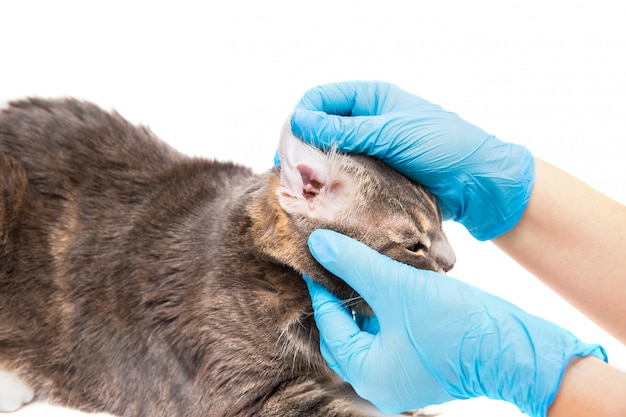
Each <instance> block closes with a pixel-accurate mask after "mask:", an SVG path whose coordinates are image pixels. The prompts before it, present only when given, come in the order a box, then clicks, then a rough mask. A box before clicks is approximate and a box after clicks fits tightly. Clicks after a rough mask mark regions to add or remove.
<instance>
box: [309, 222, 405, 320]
mask: <svg viewBox="0 0 626 417" xmlns="http://www.w3.org/2000/svg"><path fill="white" fill-rule="evenodd" d="M308 244H309V250H310V251H311V254H312V255H313V257H314V258H315V259H316V260H317V261H318V262H319V263H320V264H322V265H323V266H324V267H325V268H326V269H328V270H329V271H330V272H332V273H333V274H334V275H336V276H338V277H339V278H341V279H342V280H344V281H345V282H346V283H347V284H348V285H349V286H350V287H352V288H354V290H355V291H356V292H358V293H359V294H360V295H361V297H363V299H364V300H365V301H366V302H367V303H368V304H369V305H370V307H372V309H373V310H374V313H375V314H376V315H377V316H378V318H379V320H380V319H381V316H380V313H381V312H385V311H387V310H389V308H390V305H393V304H394V303H395V302H396V301H397V297H399V295H400V294H402V292H403V290H402V288H403V283H404V281H405V280H406V277H407V276H411V275H412V273H414V271H416V270H415V269H413V268H411V267H409V266H407V265H404V264H401V263H398V262H395V261H393V260H392V259H390V258H388V257H386V256H384V255H381V254H380V253H378V252H376V251H375V250H373V249H371V248H369V247H368V246H366V245H365V244H363V243H361V242H359V241H357V240H354V239H351V238H349V237H347V236H345V235H342V234H340V233H337V232H333V231H331V230H323V229H320V230H316V231H314V232H313V233H311V235H310V236H309V240H308ZM382 277H384V279H382ZM385 316H386V315H385Z"/></svg>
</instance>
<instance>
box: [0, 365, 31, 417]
mask: <svg viewBox="0 0 626 417" xmlns="http://www.w3.org/2000/svg"><path fill="white" fill-rule="evenodd" d="M33 398H35V391H34V390H33V389H32V388H31V387H30V386H28V384H26V383H25V382H24V381H23V380H22V379H21V378H20V377H19V376H18V375H17V373H16V372H14V371H9V370H6V369H0V413H8V412H11V411H15V410H17V409H18V408H20V407H22V406H23V405H25V404H28V403H29V402H31V401H32V400H33Z"/></svg>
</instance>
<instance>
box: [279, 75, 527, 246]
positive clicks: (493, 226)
mask: <svg viewBox="0 0 626 417" xmlns="http://www.w3.org/2000/svg"><path fill="white" fill-rule="evenodd" d="M344 116H350V117H344ZM291 126H292V130H293V132H294V134H295V135H296V136H298V137H300V138H301V139H303V140H304V141H305V142H308V143H311V144H313V145H315V146H317V147H321V148H324V149H328V148H330V147H331V146H332V145H333V144H335V145H336V146H337V147H338V150H340V151H345V152H357V153H363V154H368V155H371V156H375V157H378V158H380V159H382V160H383V161H384V162H385V163H387V164H388V165H390V166H391V167H392V168H394V169H396V170H397V171H399V172H401V173H403V174H404V175H406V176H407V177H409V178H411V179H413V180H415V181H417V182H418V183H421V184H423V185H424V186H426V187H427V188H428V189H430V191H431V192H432V193H433V194H434V195H435V196H436V197H437V198H438V200H439V203H440V205H441V208H442V212H443V215H444V218H445V219H453V220H456V221H458V222H460V223H462V224H463V225H464V226H465V227H466V228H467V229H468V230H469V231H470V233H471V234H472V235H473V236H474V237H476V238H477V239H480V240H489V239H493V238H495V237H497V236H499V235H501V234H503V233H505V232H507V231H509V230H510V229H511V228H512V227H513V226H514V225H515V224H517V222H518V221H519V219H520V217H521V216H522V213H523V212H524V209H525V208H526V205H527V203H528V200H529V198H530V193H531V190H532V185H533V181H534V158H533V156H532V155H531V153H530V152H529V151H528V150H527V149H526V148H524V147H522V146H519V145H514V144H511V143H505V142H502V141H500V140H499V139H498V138H496V137H495V136H492V135H490V134H488V133H486V132H485V131H483V130H481V129H480V128H478V127H476V126H474V125H472V124H470V123H468V122H466V121H464V120H463V119H461V118H460V117H459V116H457V115H456V114H454V113H450V112H447V111H445V110H444V109H442V108H441V107H439V106H438V105H436V104H433V103H430V102H428V101H426V100H423V99H421V98H419V97H417V96H414V95H412V94H409V93H407V92H405V91H403V90H401V89H399V88H398V87H396V86H394V85H391V84H387V83H382V82H347V83H339V84H330V85H325V86H321V87H317V88H313V89H312V90H310V91H308V92H307V93H306V94H305V95H304V97H302V99H301V100H300V102H299V103H298V104H297V106H296V109H295V111H294V113H293V115H292V119H291Z"/></svg>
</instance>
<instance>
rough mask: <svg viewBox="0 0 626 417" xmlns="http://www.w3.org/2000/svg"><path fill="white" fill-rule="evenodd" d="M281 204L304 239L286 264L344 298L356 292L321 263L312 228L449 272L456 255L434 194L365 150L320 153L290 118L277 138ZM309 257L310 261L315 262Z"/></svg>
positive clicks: (292, 228)
mask: <svg viewBox="0 0 626 417" xmlns="http://www.w3.org/2000/svg"><path fill="white" fill-rule="evenodd" d="M279 157H280V161H281V164H280V185H279V186H278V187H277V189H276V197H277V199H278V204H279V205H280V207H281V208H282V210H284V212H285V213H286V215H287V218H288V222H289V230H290V233H293V234H294V235H295V237H296V239H295V240H294V242H299V243H298V245H299V246H300V247H299V248H293V249H292V250H294V251H299V252H300V253H297V254H296V253H293V254H292V256H291V257H290V259H289V260H288V261H287V263H290V264H291V266H294V267H295V268H296V269H297V270H299V272H301V273H305V274H307V275H309V276H311V277H312V278H313V279H315V280H317V281H320V282H321V283H322V284H324V285H326V286H327V287H329V289H330V290H331V291H333V292H334V293H335V294H336V295H338V296H339V297H341V298H350V297H352V296H353V295H354V292H353V291H352V290H351V289H350V288H349V287H347V285H345V284H344V283H343V281H341V280H339V279H338V278H337V277H334V276H332V275H331V274H330V273H328V272H327V271H326V270H325V269H323V268H321V267H320V266H319V264H317V263H316V262H315V261H314V260H313V258H312V256H311V254H310V253H309V251H308V248H307V246H306V238H308V235H309V234H310V233H311V232H312V231H313V230H315V229H319V228H326V229H332V230H336V231H338V232H340V233H343V234H345V235H348V236H350V237H353V238H355V239H357V240H359V241H361V242H363V243H365V244H366V245H368V246H370V247H371V248H373V249H375V250H377V251H379V252H381V253H382V254H384V255H387V256H389V257H390V258H393V259H395V260H397V261H399V262H402V263H405V264H408V265H411V266H414V267H416V268H420V269H428V270H433V271H437V272H447V271H449V270H450V269H451V268H452V267H453V265H454V263H455V260H456V258H455V255H454V251H453V250H452V248H451V246H450V244H449V243H448V240H447V238H446V235H445V233H444V231H443V229H442V217H441V211H440V209H439V206H438V205H437V201H436V199H435V197H434V196H433V195H432V194H431V193H430V192H428V191H427V190H426V189H425V188H423V187H422V186H420V185H418V184H416V183H414V182H412V181H410V180H408V179H407V178H406V177H404V176H402V175H400V174H399V173H398V172H396V171H394V170H392V169H391V168H389V167H388V166H387V165H385V164H383V163H382V162H380V161H378V160H376V159H373V158H370V157H366V156H361V155H354V154H343V153H338V152H336V151H334V150H331V151H328V152H323V151H321V150H319V149H317V148H314V147H312V146H309V145H307V144H305V143H304V142H302V141H300V140H299V139H298V138H296V137H295V136H294V135H293V133H292V132H291V128H290V125H289V123H288V122H287V123H286V124H285V127H284V128H283V131H282V135H281V140H280V145H279ZM311 261H312V262H311Z"/></svg>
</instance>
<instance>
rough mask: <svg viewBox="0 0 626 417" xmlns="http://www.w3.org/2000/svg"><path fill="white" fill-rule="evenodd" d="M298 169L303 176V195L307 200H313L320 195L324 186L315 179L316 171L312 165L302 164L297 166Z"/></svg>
mask: <svg viewBox="0 0 626 417" xmlns="http://www.w3.org/2000/svg"><path fill="white" fill-rule="evenodd" d="M296 168H297V169H298V172H300V175H301V176H302V195H303V196H304V198H306V199H307V200H313V199H314V198H315V197H317V195H318V194H319V193H320V190H321V189H322V187H323V186H324V184H322V183H321V182H320V181H318V180H317V179H316V178H315V171H314V170H313V168H312V167H311V166H310V165H308V164H305V163H303V162H301V163H299V164H297V165H296Z"/></svg>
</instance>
